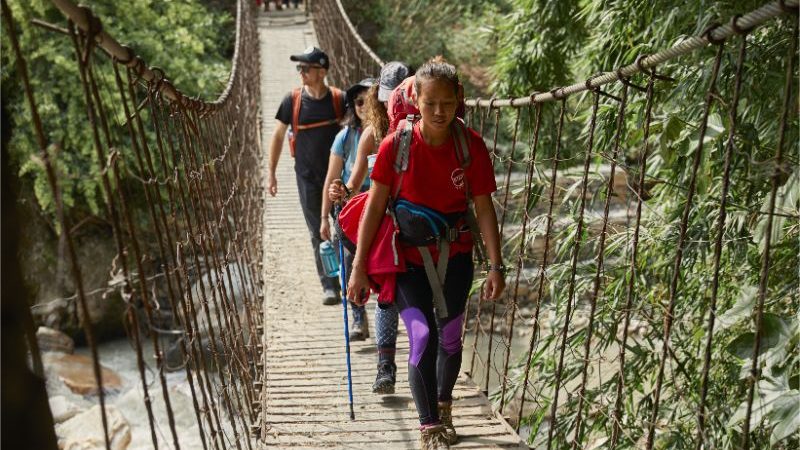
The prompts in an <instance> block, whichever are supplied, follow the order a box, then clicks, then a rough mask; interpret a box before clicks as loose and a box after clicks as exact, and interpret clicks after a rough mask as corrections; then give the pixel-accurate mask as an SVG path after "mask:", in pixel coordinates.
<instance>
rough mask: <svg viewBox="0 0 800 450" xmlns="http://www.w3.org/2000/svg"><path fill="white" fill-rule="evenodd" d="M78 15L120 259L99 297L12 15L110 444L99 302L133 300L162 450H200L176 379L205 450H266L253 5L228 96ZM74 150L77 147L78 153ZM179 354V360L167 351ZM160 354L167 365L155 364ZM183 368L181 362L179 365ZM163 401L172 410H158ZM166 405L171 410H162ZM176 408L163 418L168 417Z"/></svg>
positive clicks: (154, 437) (243, 22)
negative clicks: (191, 89)
mask: <svg viewBox="0 0 800 450" xmlns="http://www.w3.org/2000/svg"><path fill="white" fill-rule="evenodd" d="M53 3H54V4H55V5H56V6H57V7H58V8H59V9H61V11H62V12H64V14H65V15H66V16H67V18H68V19H69V23H68V27H67V29H66V30H61V31H62V32H65V33H66V34H67V36H55V37H54V38H55V39H69V40H70V41H71V43H72V46H73V54H71V55H65V56H67V57H71V58H73V60H74V64H75V69H76V73H77V76H76V78H75V80H76V82H75V85H74V88H75V89H76V90H79V91H80V92H82V93H83V99H84V106H85V118H86V119H85V125H86V126H87V127H90V128H91V130H92V134H91V135H92V139H93V142H92V145H93V147H94V150H95V159H94V160H95V161H96V165H95V166H94V167H90V168H86V174H87V175H86V176H96V177H98V178H99V179H100V181H101V189H102V198H103V201H104V207H105V211H104V212H105V217H106V218H107V220H108V222H109V223H110V228H111V231H112V232H113V240H114V245H115V249H116V257H115V258H114V261H113V263H112V266H111V267H108V273H110V274H111V278H112V282H110V283H109V288H108V289H105V290H103V291H102V292H99V293H98V292H95V291H93V292H87V291H86V289H85V287H84V283H83V276H82V270H84V269H85V267H81V265H80V263H79V259H78V257H77V256H76V252H77V249H76V242H75V237H74V236H73V232H72V230H73V227H72V226H73V224H72V223H70V217H71V216H72V215H71V214H70V211H69V209H68V207H67V206H66V205H65V203H64V201H63V200H62V192H61V180H59V179H58V173H59V172H58V170H57V166H58V164H59V160H58V159H59V158H61V157H62V156H61V155H56V154H53V153H52V151H51V147H50V144H51V143H50V142H48V141H47V136H48V134H47V133H46V132H47V129H48V127H51V126H54V125H53V124H49V123H42V121H41V119H40V118H39V114H38V111H37V104H36V96H37V94H42V93H37V92H34V90H33V89H32V86H31V83H30V80H29V78H28V74H27V69H26V61H25V57H26V55H28V54H30V52H31V51H32V49H26V48H22V49H21V48H19V43H18V41H17V38H16V36H15V33H14V31H13V30H14V21H13V18H12V17H11V13H10V9H9V8H8V6H7V4H6V2H5V0H4V1H3V18H4V21H5V22H4V23H5V25H6V27H7V28H8V29H9V30H11V32H10V33H9V36H10V39H11V40H12V44H13V47H14V48H13V50H14V52H15V56H16V60H17V67H18V70H19V72H20V76H21V78H22V79H23V82H24V84H25V91H26V94H27V97H28V101H29V106H30V110H31V113H32V115H33V123H34V127H35V135H36V137H37V140H38V146H39V150H40V157H41V160H42V163H43V165H44V167H45V169H46V171H47V174H48V181H49V183H48V187H49V189H50V190H51V192H52V195H53V198H54V199H55V206H56V215H57V220H58V223H59V226H60V229H61V230H62V233H63V238H64V241H65V243H66V245H67V249H68V251H67V256H68V259H69V265H70V266H71V270H72V278H73V281H74V283H75V286H76V288H77V295H76V297H77V307H78V309H79V312H80V314H79V316H80V317H81V324H82V326H83V330H84V333H85V336H86V338H87V342H88V345H89V347H90V349H91V355H92V360H93V367H94V374H95V381H96V383H97V385H98V386H99V387H100V389H99V403H100V407H101V411H102V414H101V415H102V421H103V428H104V433H105V445H106V447H107V448H111V442H110V440H109V423H108V418H107V413H106V410H107V403H108V402H107V398H106V395H105V394H104V391H103V389H102V381H103V380H102V378H101V376H100V373H101V368H100V364H101V363H102V362H103V361H102V360H101V359H100V357H99V356H98V350H97V344H96V342H95V339H94V336H93V330H92V325H91V324H90V322H89V320H88V318H89V317H90V313H89V311H88V307H87V297H88V296H91V295H119V296H121V298H122V299H123V300H124V302H125V305H126V309H125V325H126V327H127V333H128V335H129V338H130V341H131V345H132V347H133V350H134V353H135V358H136V366H137V368H138V375H139V378H140V380H139V384H140V389H141V392H142V393H143V396H142V398H141V401H143V402H144V407H145V409H146V413H147V417H148V423H149V431H150V433H149V434H150V439H151V441H152V446H153V448H163V447H169V448H176V449H177V448H181V446H182V445H183V447H184V448H190V447H194V448H197V447H196V446H197V445H200V444H197V443H196V440H195V439H196V436H193V438H195V439H191V440H190V441H189V443H187V442H185V438H186V437H187V436H186V435H185V434H182V433H185V430H179V429H177V427H176V423H175V422H176V421H175V417H176V415H177V414H179V413H180V414H182V415H185V414H186V412H185V411H182V410H176V408H183V406H178V405H175V404H174V403H173V398H174V396H175V395H176V394H175V385H174V384H173V383H174V381H173V380H174V378H171V377H168V372H169V371H180V372H183V373H184V374H185V380H186V381H187V382H188V386H189V390H190V392H191V408H192V409H193V411H192V414H193V416H194V420H195V422H196V426H197V430H198V432H199V438H200V442H201V444H202V448H204V449H225V448H236V449H239V450H242V449H249V450H251V449H253V448H255V446H256V443H255V441H256V439H255V435H256V434H257V432H258V431H260V427H259V422H260V405H261V400H262V398H261V391H260V386H261V384H262V381H263V363H262V355H263V346H262V341H261V339H262V334H263V327H262V323H263V318H262V311H263V310H262V301H263V283H264V279H263V274H262V272H261V261H262V256H263V251H262V235H263V229H262V212H263V209H262V200H263V199H262V193H263V189H262V182H261V180H262V177H261V176H260V172H259V167H260V163H261V161H262V159H263V158H262V155H261V148H260V141H259V107H258V105H259V98H260V94H259V88H260V87H259V81H260V80H259V70H260V68H259V47H258V35H257V30H256V25H255V17H254V15H255V13H256V12H255V10H254V7H253V5H251V3H252V2H248V1H239V2H238V3H237V7H236V9H237V17H236V42H235V51H234V57H233V64H232V71H231V74H230V77H229V80H228V82H227V84H226V85H225V89H224V92H223V93H222V94H221V95H220V96H219V98H217V99H215V100H200V99H195V98H190V97H188V96H186V95H184V94H183V93H182V92H181V91H180V90H179V89H178V88H176V87H175V86H173V85H172V84H171V82H170V81H169V78H168V74H165V73H164V72H163V71H162V70H160V69H158V68H156V67H148V66H147V64H146V63H145V61H143V60H142V59H141V58H139V57H138V56H136V52H135V50H134V49H131V48H128V47H123V46H121V45H120V44H118V43H117V41H116V40H114V39H113V37H111V36H110V35H108V34H107V33H106V32H105V31H103V29H102V22H101V18H98V17H95V16H94V15H93V14H92V11H91V10H90V9H88V8H79V7H77V6H75V5H74V4H72V3H71V2H69V1H64V0H58V1H54V2H53ZM65 151H67V152H68V151H69V149H65ZM170 352H171V353H174V354H172V355H170V356H168V355H167V353H170ZM150 355H153V356H154V363H153V362H151V361H150V360H151V357H150ZM170 365H172V366H170ZM156 404H158V408H156ZM157 409H158V411H157ZM161 411H163V412H161Z"/></svg>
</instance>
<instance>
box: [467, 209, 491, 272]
mask: <svg viewBox="0 0 800 450" xmlns="http://www.w3.org/2000/svg"><path fill="white" fill-rule="evenodd" d="M464 218H465V220H466V221H467V225H468V226H469V231H470V232H471V233H472V242H473V243H474V245H475V256H477V257H478V261H479V262H480V263H483V262H485V261H487V260H488V259H489V258H488V255H487V254H486V246H485V245H484V243H483V238H482V237H481V229H480V228H478V219H477V218H476V217H475V210H474V209H473V208H472V203H468V204H467V213H466V214H464Z"/></svg>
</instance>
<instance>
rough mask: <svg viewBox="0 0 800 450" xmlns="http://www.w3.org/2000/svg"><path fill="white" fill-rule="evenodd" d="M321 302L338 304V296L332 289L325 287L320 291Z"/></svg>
mask: <svg viewBox="0 0 800 450" xmlns="http://www.w3.org/2000/svg"><path fill="white" fill-rule="evenodd" d="M322 304H323V305H338V304H339V296H338V295H336V291H334V290H333V289H325V290H324V291H322Z"/></svg>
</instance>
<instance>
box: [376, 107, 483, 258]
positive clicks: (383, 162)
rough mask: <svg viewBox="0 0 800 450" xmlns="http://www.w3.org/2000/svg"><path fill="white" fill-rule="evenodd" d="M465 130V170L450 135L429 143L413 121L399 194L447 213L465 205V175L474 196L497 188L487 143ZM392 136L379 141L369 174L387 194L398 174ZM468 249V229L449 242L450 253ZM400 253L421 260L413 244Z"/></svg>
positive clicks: (394, 183)
mask: <svg viewBox="0 0 800 450" xmlns="http://www.w3.org/2000/svg"><path fill="white" fill-rule="evenodd" d="M467 132H468V133H469V142H470V148H469V153H470V158H471V162H470V164H469V166H468V167H467V169H466V174H465V173H464V172H465V170H464V169H462V167H461V163H460V162H459V160H458V156H457V155H456V147H455V141H454V140H453V137H452V136H451V137H450V138H449V139H448V140H447V141H446V142H445V143H444V144H442V145H437V146H431V145H428V144H427V143H425V140H424V139H423V138H422V134H421V133H420V131H419V123H417V124H415V125H414V134H413V138H412V139H411V147H410V149H409V160H408V170H407V171H406V173H405V175H403V184H402V186H401V187H400V193H399V194H398V196H399V197H400V198H403V199H405V200H408V201H410V202H412V203H416V204H418V205H423V206H426V207H428V208H431V209H434V210H436V211H439V212H440V213H443V214H449V213H457V212H462V211H466V209H467V196H466V193H465V188H466V185H465V183H464V175H466V180H467V183H469V189H470V193H471V194H472V196H473V197H475V196H478V195H488V194H491V193H493V192H494V191H496V190H497V184H496V182H495V179H494V169H493V168H492V161H491V159H490V157H489V151H488V150H487V149H486V144H485V143H484V142H483V139H482V138H481V136H480V135H479V134H478V133H477V132H476V131H475V130H472V129H469V128H468V129H467ZM393 137H394V135H393V134H390V135H388V136H387V137H386V138H385V139H384V140H383V142H381V146H380V149H379V150H378V157H377V159H376V160H375V167H374V168H373V169H372V175H371V178H372V179H373V180H375V181H376V182H378V183H381V184H383V185H386V186H389V187H390V195H394V191H395V189H396V188H397V182H398V179H399V176H400V174H399V173H397V172H395V170H394V162H395V159H396V156H395V151H394V145H393ZM469 251H472V235H471V233H461V234H460V237H459V239H458V240H457V241H455V242H453V243H451V245H450V255H451V256H452V255H455V254H458V253H466V252H469ZM403 254H404V256H405V257H406V259H407V261H409V262H411V263H412V264H418V265H421V264H422V257H421V256H420V254H419V251H418V250H417V249H416V248H414V247H405V246H404V249H403ZM431 254H432V255H433V258H434V260H436V259H437V258H438V257H439V255H438V251H437V250H436V248H434V247H431Z"/></svg>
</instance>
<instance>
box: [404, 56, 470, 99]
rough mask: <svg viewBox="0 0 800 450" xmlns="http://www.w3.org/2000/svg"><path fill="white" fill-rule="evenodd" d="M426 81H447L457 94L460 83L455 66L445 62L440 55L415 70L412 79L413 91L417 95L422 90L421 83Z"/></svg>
mask: <svg viewBox="0 0 800 450" xmlns="http://www.w3.org/2000/svg"><path fill="white" fill-rule="evenodd" d="M428 80H445V81H449V82H450V83H451V84H452V85H453V90H455V92H456V94H458V86H459V84H460V82H459V80H458V73H457V72H456V66H454V65H452V64H450V63H449V62H447V61H445V59H444V57H443V56H442V55H437V56H434V57H433V58H431V59H430V60H428V62H426V63H425V64H423V65H422V67H420V68H419V69H418V70H417V72H416V75H415V79H414V89H415V90H416V91H417V94H419V92H420V91H421V89H422V83H423V82H424V81H428Z"/></svg>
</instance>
